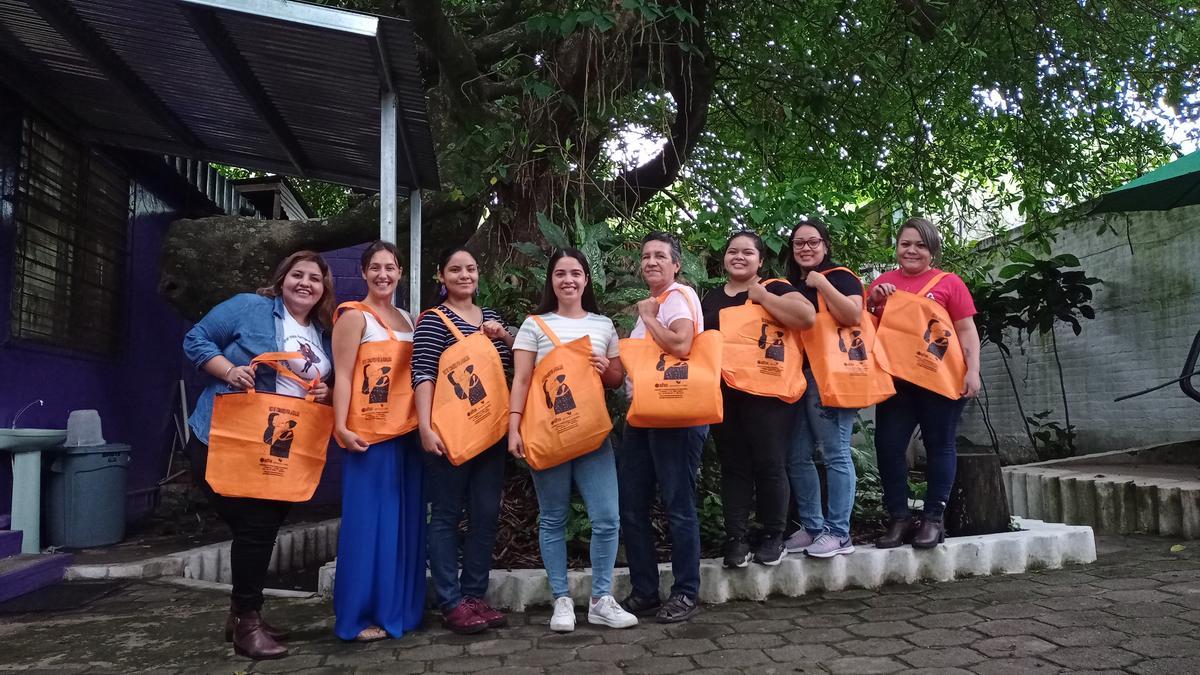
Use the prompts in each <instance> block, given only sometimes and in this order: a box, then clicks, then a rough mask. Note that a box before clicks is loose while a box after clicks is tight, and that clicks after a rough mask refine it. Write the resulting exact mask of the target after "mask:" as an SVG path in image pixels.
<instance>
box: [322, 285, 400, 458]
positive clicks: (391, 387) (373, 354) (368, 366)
mask: <svg viewBox="0 0 1200 675" xmlns="http://www.w3.org/2000/svg"><path fill="white" fill-rule="evenodd" d="M348 309H357V310H358V311H360V312H362V313H364V314H370V315H371V316H372V317H374V318H375V320H376V321H378V322H379V325H380V326H383V328H384V330H386V331H387V335H388V339H387V340H381V341H379V342H364V343H362V344H360V345H359V346H358V356H357V358H356V359H355V362H354V373H353V377H352V378H351V379H350V410H349V411H348V413H347V415H346V428H347V429H349V430H350V431H353V432H354V433H356V434H358V436H359V438H362V439H363V440H364V441H366V442H367V443H379V442H380V441H386V440H388V439H390V438H395V437H397V436H401V435H404V434H407V433H408V432H410V431H412V430H413V429H416V428H417V407H416V401H415V400H414V398H413V389H412V343H411V342H405V341H404V340H398V339H396V336H395V335H392V331H391V330H388V327H387V323H386V322H385V321H384V320H383V318H382V317H380V316H379V315H378V314H376V313H375V310H373V309H371V308H370V307H369V306H367V305H366V304H365V303H362V302H343V303H342V304H340V305H338V308H337V312H336V313H335V314H334V319H333V321H334V323H335V324H336V323H337V319H338V317H340V316H341V315H342V313H343V312H345V311H346V310H348ZM334 440H337V439H336V438H335V439H334ZM341 444H342V442H341V441H338V445H341ZM342 447H346V446H344V445H343V446H342Z"/></svg>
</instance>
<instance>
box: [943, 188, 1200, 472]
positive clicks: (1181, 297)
mask: <svg viewBox="0 0 1200 675" xmlns="http://www.w3.org/2000/svg"><path fill="white" fill-rule="evenodd" d="M1053 253H1054V254H1058V253H1071V254H1073V255H1075V256H1077V257H1078V258H1079V259H1080V262H1081V263H1082V265H1083V268H1084V270H1086V271H1087V272H1088V274H1089V275H1090V276H1094V277H1097V278H1099V279H1101V280H1103V282H1104V284H1103V285H1102V286H1099V287H1098V288H1096V290H1095V294H1096V295H1095V299H1094V302H1093V306H1094V307H1095V309H1096V319H1095V320H1092V321H1086V320H1085V321H1083V322H1082V323H1083V332H1082V334H1081V335H1079V336H1078V337H1076V336H1075V335H1074V333H1073V332H1072V331H1071V329H1070V327H1069V326H1065V325H1064V326H1059V328H1058V329H1057V332H1056V336H1057V339H1058V349H1059V354H1060V357H1061V360H1062V368H1063V376H1064V379H1065V381H1066V388H1067V400H1068V402H1069V404H1070V409H1071V422H1072V424H1074V425H1076V427H1077V428H1076V432H1077V433H1078V437H1077V445H1078V447H1079V450H1080V452H1081V453H1092V452H1103V451H1108V450H1119V449H1122V448H1128V447H1133V446H1145V445H1152V444H1156V443H1167V442H1173V441H1179V440H1187V439H1193V438H1200V405H1198V404H1197V403H1195V402H1194V401H1192V400H1191V399H1189V398H1187V397H1186V396H1184V395H1183V393H1182V392H1181V391H1180V390H1179V387H1178V386H1175V385H1172V386H1170V387H1167V388H1165V389H1162V390H1160V391H1157V392H1154V393H1151V394H1147V395H1145V396H1141V397H1138V398H1134V399H1130V400H1127V401H1122V402H1120V403H1114V402H1113V399H1114V398H1115V397H1117V396H1120V395H1122V394H1127V393H1133V392H1134V391H1138V390H1141V389H1145V388H1147V387H1150V386H1152V385H1155V384H1158V383H1160V382H1164V381H1166V380H1169V379H1172V378H1175V377H1178V376H1179V374H1180V370H1181V368H1182V366H1183V360H1184V358H1185V357H1186V356H1187V351H1188V348H1189V346H1190V345H1191V341H1192V337H1193V336H1194V335H1195V334H1196V331H1197V330H1200V302H1198V300H1200V264H1198V263H1200V207H1197V206H1191V207H1184V208H1179V209H1173V210H1171V211H1161V212H1160V211H1145V212H1135V213H1129V214H1105V215H1102V216H1092V217H1087V218H1083V219H1081V220H1079V221H1078V222H1076V223H1074V224H1073V225H1071V226H1069V227H1068V228H1067V229H1066V230H1065V231H1063V232H1061V233H1060V235H1059V238H1058V241H1057V243H1056V244H1055V245H1054V247H1053ZM1012 343H1013V344H1016V340H1015V339H1013V340H1012ZM1010 365H1011V367H1012V370H1013V376H1014V377H1015V378H1016V382H1017V386H1018V389H1019V391H1020V394H1021V401H1022V403H1023V405H1024V406H1025V412H1026V414H1033V413H1036V412H1039V411H1041V410H1052V411H1053V413H1052V415H1051V418H1050V419H1052V420H1055V421H1058V422H1059V423H1060V424H1062V423H1063V414H1062V400H1061V394H1060V389H1059V382H1058V371H1057V368H1056V366H1055V363H1054V355H1053V353H1052V351H1051V344H1050V341H1049V339H1046V340H1042V339H1041V338H1039V337H1037V336H1035V337H1034V338H1033V339H1032V341H1030V342H1026V343H1024V344H1023V345H1021V348H1020V349H1018V348H1013V349H1012V356H1011V358H1010ZM981 370H982V375H983V378H984V380H985V382H986V386H987V392H988V397H987V400H988V405H989V410H990V416H991V419H992V424H993V426H994V427H995V429H996V432H997V435H998V436H999V437H1000V440H1001V444H1002V446H1004V447H1005V448H1006V449H1007V450H1009V451H1015V452H1007V453H1006V454H1008V455H1009V456H1010V457H1013V456H1016V457H1020V456H1021V455H1022V453H1021V452H1020V450H1021V449H1022V448H1024V449H1026V450H1027V449H1028V446H1029V441H1028V439H1027V438H1026V437H1025V433H1024V430H1023V427H1022V425H1021V419H1020V416H1019V415H1018V413H1017V406H1016V400H1015V398H1014V396H1013V394H1012V387H1011V385H1010V384H1009V381H1008V376H1007V375H1006V373H1005V370H1004V365H1003V363H1002V362H1001V358H1000V353H999V350H998V349H997V348H996V347H995V346H991V345H989V346H986V347H984V349H983V353H982V358H981ZM981 401H982V399H981ZM960 434H961V435H964V436H966V437H967V438H968V439H970V440H971V441H973V442H975V443H979V444H982V445H987V444H988V434H987V431H986V429H985V427H984V424H983V418H982V415H981V414H980V410H979V406H978V405H971V406H968V408H967V411H966V413H965V414H964V417H963V423H962V426H961V429H960ZM1032 459H1033V457H1032V456H1031V455H1029V454H1025V457H1024V461H1032Z"/></svg>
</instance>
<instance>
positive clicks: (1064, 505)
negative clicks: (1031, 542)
mask: <svg viewBox="0 0 1200 675" xmlns="http://www.w3.org/2000/svg"><path fill="white" fill-rule="evenodd" d="M1003 476H1004V487H1005V491H1006V492H1007V494H1008V500H1009V508H1010V509H1011V510H1012V513H1013V515H1015V516H1022V517H1026V518H1040V519H1043V520H1047V521H1053V522H1062V523H1067V524H1069V525H1089V526H1091V527H1092V528H1094V529H1095V530H1096V531H1097V532H1102V533H1106V534H1131V533H1134V532H1144V533H1147V534H1159V535H1163V536H1174V537H1182V538H1185V539H1200V483H1197V482H1196V481H1194V480H1171V479H1169V478H1163V477H1158V476H1135V475H1126V474H1118V473H1096V472H1094V471H1087V472H1084V471H1071V470H1068V469H1063V468H1050V467H1047V466H1045V465H1027V466H1013V467H1006V468H1005V469H1004V473H1003Z"/></svg>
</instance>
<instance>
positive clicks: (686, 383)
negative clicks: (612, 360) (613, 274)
mask: <svg viewBox="0 0 1200 675" xmlns="http://www.w3.org/2000/svg"><path fill="white" fill-rule="evenodd" d="M671 293H679V294H681V295H683V297H684V299H685V300H687V302H688V305H689V306H691V310H692V320H693V321H694V322H695V325H696V327H697V328H699V326H700V321H699V318H698V316H699V310H698V309H697V308H696V307H694V306H692V301H691V299H690V298H688V297H687V295H684V294H683V292H682V291H680V290H679V289H677V288H673V289H671V290H669V291H667V292H666V293H663V294H662V295H660V296H658V301H659V302H660V303H661V302H662V301H663V300H664V299H666V297H667V296H668V295H669V294H671ZM721 348H722V340H721V333H720V332H719V331H715V330H706V331H697V334H696V337H695V339H694V340H692V350H691V352H689V353H688V355H687V357H686V358H682V359H677V358H675V357H674V356H671V355H670V354H668V353H667V352H666V351H664V350H663V349H662V347H660V346H659V345H658V343H657V342H655V341H654V338H653V337H652V336H651V335H650V333H649V332H647V333H646V335H645V337H640V338H625V339H623V340H621V362H622V363H623V364H625V371H626V373H627V374H628V376H629V381H630V383H632V387H631V390H632V398H631V399H630V401H629V412H628V414H626V416H625V419H626V421H628V422H629V423H630V424H632V425H633V426H635V427H643V428H650V429H675V428H680V427H694V426H699V425H701V424H717V423H719V422H720V421H721V419H722V418H723V417H724V415H725V410H724V406H723V404H722V400H721Z"/></svg>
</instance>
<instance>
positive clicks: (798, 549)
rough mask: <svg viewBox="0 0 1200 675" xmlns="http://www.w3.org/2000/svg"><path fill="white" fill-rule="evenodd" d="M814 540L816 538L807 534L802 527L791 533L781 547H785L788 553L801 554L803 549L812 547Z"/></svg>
mask: <svg viewBox="0 0 1200 675" xmlns="http://www.w3.org/2000/svg"><path fill="white" fill-rule="evenodd" d="M815 540H816V537H814V536H812V535H811V534H809V533H808V530H806V529H804V528H803V527H802V528H800V529H798V530H796V531H795V532H793V533H792V536H790V537H788V538H787V540H786V541H784V542H783V545H784V546H786V547H787V552H788V553H803V552H804V549H806V548H808V547H809V546H812V543H813V541H815Z"/></svg>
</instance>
